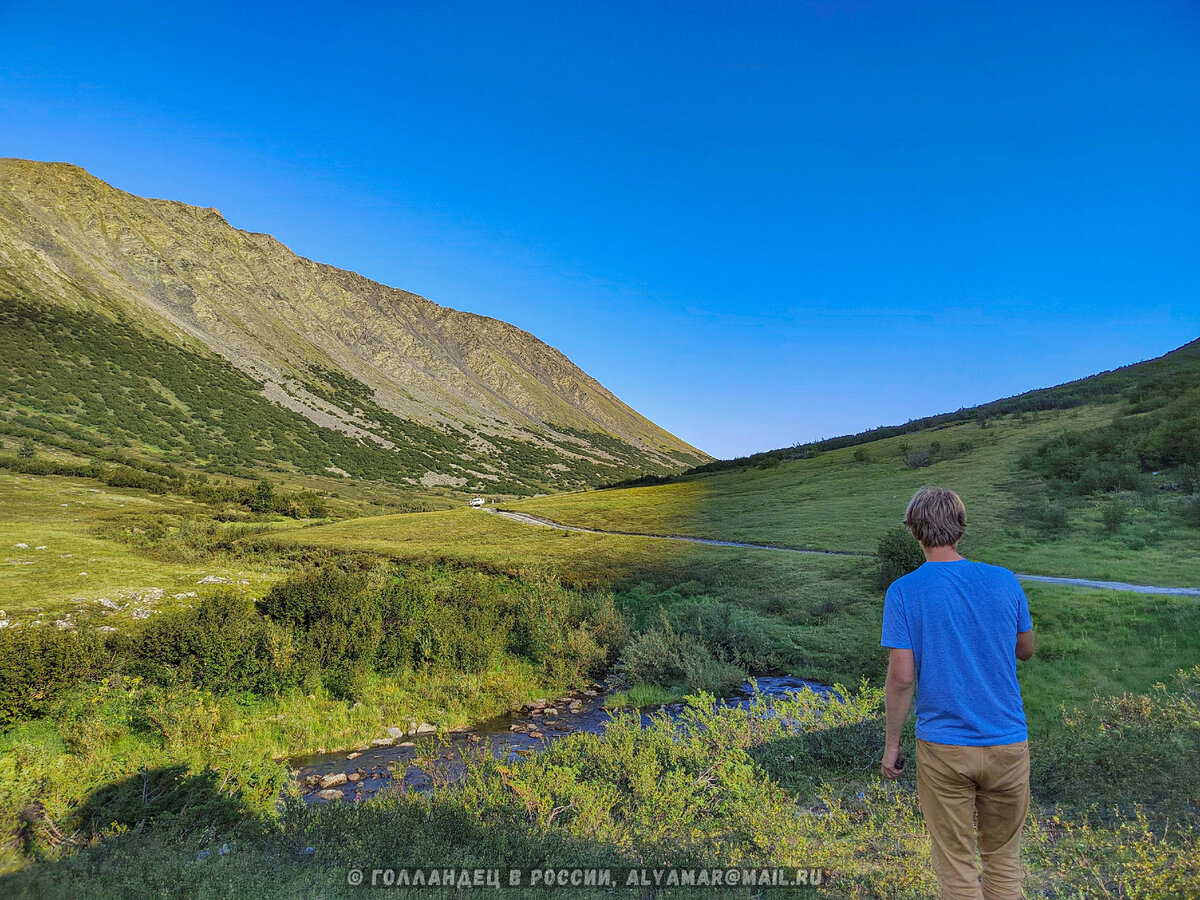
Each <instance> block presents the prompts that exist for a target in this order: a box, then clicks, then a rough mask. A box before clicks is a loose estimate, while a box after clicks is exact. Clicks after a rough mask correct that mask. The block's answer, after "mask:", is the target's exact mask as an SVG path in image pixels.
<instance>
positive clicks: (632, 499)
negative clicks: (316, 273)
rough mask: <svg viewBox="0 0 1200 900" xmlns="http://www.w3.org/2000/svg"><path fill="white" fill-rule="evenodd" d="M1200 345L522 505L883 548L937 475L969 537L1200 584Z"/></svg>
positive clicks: (677, 529) (1036, 562)
mask: <svg viewBox="0 0 1200 900" xmlns="http://www.w3.org/2000/svg"><path fill="white" fill-rule="evenodd" d="M1198 464H1200V342H1192V343H1190V344H1188V345H1186V346H1184V347H1181V348H1180V349H1178V350H1175V351H1173V352H1171V353H1168V354H1166V355H1165V356H1162V357H1160V358H1158V359H1155V360H1150V361H1148V362H1144V363H1139V364H1136V365H1132V366H1127V367H1125V368H1122V369H1118V370H1115V371H1113V372H1108V373H1104V374H1101V375H1097V376H1093V377H1092V378H1087V379H1082V380H1080V381H1076V382H1072V383H1070V384H1067V385H1062V386H1060V387H1057V388H1049V389H1046V390H1041V391H1034V392H1031V393H1029V394H1024V395H1021V396H1019V397H1014V398H1010V399H1008V400H1003V401H997V402H996V403H989V404H985V405H983V406H980V407H975V408H973V409H968V410H961V411H959V412H956V413H950V414H947V415H945V416H935V417H932V418H929V419H922V420H916V421H914V422H910V423H908V424H906V425H903V426H897V427H894V428H882V429H876V430H874V431H869V432H864V433H863V434H860V435H853V436H848V437H844V438H835V439H832V440H829V441H823V442H818V443H815V444H808V445H803V446H799V447H793V448H786V449H784V450H776V451H772V452H769V453H763V454H759V455H757V456H753V457H749V458H746V459H742V460H734V461H730V462H726V463H718V464H713V465H710V466H704V467H701V468H700V469H699V470H693V471H692V472H689V473H685V474H683V475H680V476H675V477H669V478H664V479H651V481H652V482H653V483H650V484H646V485H644V486H639V487H625V488H615V489H607V490H600V491H593V492H584V493H574V494H561V495H556V496H553V497H546V498H539V499H536V500H528V501H523V502H521V503H519V504H514V505H513V506H512V508H513V509H518V510H521V511H525V512H530V513H535V514H537V515H540V516H544V517H547V518H550V519H553V520H555V521H560V522H563V523H565V524H571V525H581V526H585V527H590V528H598V529H603V530H612V531H634V532H643V533H649V534H686V535H694V536H700V537H711V538H720V539H726V540H739V541H749V542H756V543H763V544H777V545H783V546H789V547H797V548H813V549H825V550H848V551H856V552H865V553H873V552H874V551H875V549H876V547H877V545H878V543H879V540H880V538H881V537H882V536H883V535H884V534H885V533H886V532H887V531H888V530H890V529H893V528H895V527H896V526H897V525H898V523H899V521H900V518H901V516H902V514H903V511H904V506H905V504H906V503H907V501H908V498H909V497H910V496H911V495H912V493H913V491H914V490H916V488H918V487H920V486H921V485H922V484H928V483H937V484H943V485H947V486H951V487H954V488H955V489H956V490H958V491H959V493H960V494H961V495H962V496H963V499H964V501H965V502H966V504H967V509H968V537H967V539H966V541H965V543H964V546H965V547H967V548H968V549H969V551H970V552H972V553H974V554H976V555H978V556H979V557H981V558H984V559H987V560H989V561H991V562H995V563H998V564H1003V565H1006V566H1010V567H1012V568H1015V569H1017V570H1019V571H1023V572H1030V573H1035V574H1045V575H1064V576H1075V577H1084V578H1100V579H1119V580H1125V581H1131V582H1140V583H1146V584H1163V585H1184V586H1187V585H1200V559H1198V558H1197V556H1196V555H1195V553H1194V552H1193V547H1194V543H1195V540H1196V538H1197V537H1198V536H1200V531H1198V530H1197V529H1198V528H1200V505H1198V501H1197V497H1196V491H1197V489H1198V488H1200V470H1198V469H1197V465H1198Z"/></svg>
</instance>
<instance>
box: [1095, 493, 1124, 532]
mask: <svg viewBox="0 0 1200 900" xmlns="http://www.w3.org/2000/svg"><path fill="white" fill-rule="evenodd" d="M1128 515H1129V507H1128V506H1126V505H1125V501H1124V500H1122V499H1121V498H1120V497H1113V498H1111V499H1109V500H1105V501H1104V502H1103V503H1101V504H1100V521H1102V522H1103V523H1104V530H1105V531H1107V532H1108V533H1109V534H1116V533H1117V532H1118V531H1120V530H1121V526H1122V525H1123V524H1124V523H1125V519H1126V517H1127V516H1128Z"/></svg>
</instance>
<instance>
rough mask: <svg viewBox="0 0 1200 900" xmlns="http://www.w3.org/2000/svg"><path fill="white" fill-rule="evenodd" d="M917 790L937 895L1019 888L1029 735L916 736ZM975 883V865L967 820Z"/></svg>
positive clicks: (963, 898) (962, 899) (972, 896)
mask: <svg viewBox="0 0 1200 900" xmlns="http://www.w3.org/2000/svg"><path fill="white" fill-rule="evenodd" d="M917 795H918V797H920V800H921V814H922V815H924V817H925V824H926V826H927V827H928V828H929V836H930V838H932V841H933V872H934V874H935V875H936V876H937V880H938V887H939V888H940V889H941V897H942V898H943V900H980V898H985V900H1010V898H1019V897H1020V896H1021V860H1020V857H1019V852H1020V843H1021V828H1022V826H1023V825H1024V824H1025V815H1026V813H1027V812H1028V811H1029V742H1028V741H1021V742H1020V743H1019V744H1000V745H998V746H995V747H957V746H953V745H951V744H932V743H930V742H928V741H920V740H919V741H917ZM975 815H978V819H979V856H980V859H981V860H982V862H983V885H982V889H981V886H980V883H979V870H978V868H977V867H976V865H975V823H974V821H973V818H974V816H975Z"/></svg>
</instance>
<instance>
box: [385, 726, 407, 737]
mask: <svg viewBox="0 0 1200 900" xmlns="http://www.w3.org/2000/svg"><path fill="white" fill-rule="evenodd" d="M383 730H384V731H386V732H387V735H388V737H390V738H391V739H392V740H396V739H397V738H402V737H404V731H403V729H400V728H397V727H396V726H395V725H389V726H388V727H387V728H385V729H383Z"/></svg>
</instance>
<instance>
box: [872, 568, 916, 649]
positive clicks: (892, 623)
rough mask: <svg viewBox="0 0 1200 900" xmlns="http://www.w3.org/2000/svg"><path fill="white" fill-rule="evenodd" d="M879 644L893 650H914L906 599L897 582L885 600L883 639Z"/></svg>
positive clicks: (889, 589)
mask: <svg viewBox="0 0 1200 900" xmlns="http://www.w3.org/2000/svg"><path fill="white" fill-rule="evenodd" d="M879 643H880V646H882V647H891V648H892V649H893V650H911V649H912V648H913V645H912V638H910V637H909V634H908V620H907V619H906V618H905V616H904V598H903V596H902V595H901V594H900V590H899V588H897V587H896V584H895V582H893V583H892V585H891V586H890V587H889V588H888V589H887V595H886V596H885V597H884V598H883V639H882V640H881V641H880V642H879Z"/></svg>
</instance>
